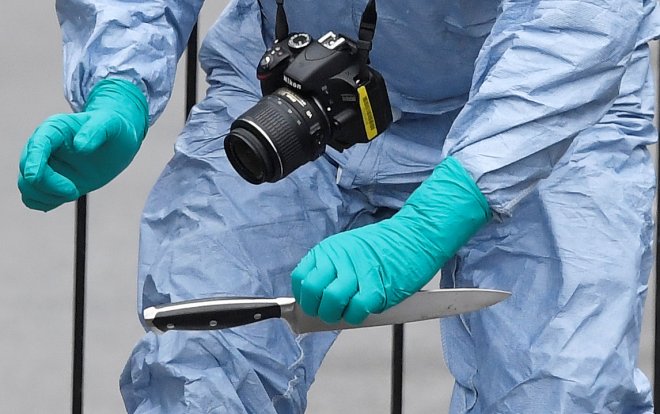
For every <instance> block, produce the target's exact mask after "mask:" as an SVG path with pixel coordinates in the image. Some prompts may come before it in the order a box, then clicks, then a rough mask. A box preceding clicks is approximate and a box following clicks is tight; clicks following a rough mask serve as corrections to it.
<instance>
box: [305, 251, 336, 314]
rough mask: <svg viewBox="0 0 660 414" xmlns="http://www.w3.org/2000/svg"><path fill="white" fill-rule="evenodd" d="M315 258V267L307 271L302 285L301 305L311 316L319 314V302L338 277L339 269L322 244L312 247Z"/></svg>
mask: <svg viewBox="0 0 660 414" xmlns="http://www.w3.org/2000/svg"><path fill="white" fill-rule="evenodd" d="M312 254H313V255H314V259H315V262H316V264H315V266H314V268H313V269H312V270H311V271H310V272H309V273H307V276H306V277H305V278H304V279H303V280H302V283H301V285H300V302H299V303H300V307H301V308H302V310H303V311H304V312H305V313H306V314H308V315H311V316H316V315H317V314H318V309H319V303H320V302H321V297H322V296H323V291H324V290H325V288H326V287H327V286H328V285H329V284H330V283H331V282H332V281H333V280H335V278H336V277H337V271H336V270H335V266H334V265H333V263H332V261H331V259H330V256H328V255H327V254H326V253H325V252H323V250H322V249H321V247H320V246H316V247H315V248H314V249H312Z"/></svg>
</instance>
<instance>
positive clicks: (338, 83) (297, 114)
mask: <svg viewBox="0 0 660 414" xmlns="http://www.w3.org/2000/svg"><path fill="white" fill-rule="evenodd" d="M374 18H375V16H374ZM374 26H375V22H374ZM287 31H288V28H287ZM371 35H373V32H372V34H371ZM370 40H371V39H369V41H368V42H365V41H364V40H358V41H354V40H352V39H350V38H349V37H346V36H343V35H340V34H335V33H333V32H328V33H326V34H325V35H323V36H322V37H320V38H319V39H318V40H315V39H313V38H312V36H311V35H309V34H307V33H292V34H288V33H287V35H286V36H282V38H281V39H279V40H276V41H275V42H274V43H273V45H272V46H271V47H270V48H268V50H266V52H265V53H264V55H263V57H262V58H261V60H260V62H259V64H258V67H257V78H258V79H259V81H260V83H261V90H262V94H263V97H262V98H261V99H260V100H259V102H257V104H256V105H254V106H253V107H252V108H250V109H248V110H247V111H246V112H245V113H244V114H242V115H241V116H239V117H238V118H237V119H236V120H235V121H234V122H233V123H232V125H231V127H230V131H229V133H228V135H227V136H226V138H225V141H224V144H225V150H226V153H227V158H228V159H229V161H230V163H231V164H232V166H233V167H234V169H235V170H236V171H237V172H238V173H239V175H240V176H241V177H243V178H244V179H245V180H246V181H248V182H250V183H253V184H260V183H263V182H276V181H278V180H280V179H282V178H284V177H286V176H287V175H289V174H290V173H291V172H292V171H294V170H295V169H296V168H298V167H300V166H301V165H303V164H305V163H307V162H309V161H312V160H315V159H317V158H318V157H319V156H321V155H322V154H323V153H324V152H325V148H326V145H329V146H331V147H332V148H335V149H336V150H338V151H343V150H344V149H346V148H349V147H351V146H352V145H354V144H356V143H366V142H369V141H370V140H372V139H374V138H375V137H376V136H378V135H379V134H380V133H381V132H383V131H384V130H385V129H387V128H388V127H389V126H390V124H391V123H392V110H391V106H390V102H389V98H388V95H387V89H386V86H385V81H384V80H383V77H382V76H381V75H380V73H378V72H377V71H376V70H374V69H373V68H371V67H370V66H369V65H368V50H369V49H370V47H371V42H370Z"/></svg>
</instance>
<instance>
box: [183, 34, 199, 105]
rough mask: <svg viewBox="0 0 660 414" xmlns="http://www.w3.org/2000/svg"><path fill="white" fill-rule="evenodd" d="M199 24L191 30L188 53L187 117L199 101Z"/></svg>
mask: <svg viewBox="0 0 660 414" xmlns="http://www.w3.org/2000/svg"><path fill="white" fill-rule="evenodd" d="M198 36H199V35H198V33H197V25H195V26H194V27H193V29H192V32H190V37H189V38H188V49H187V53H186V117H188V114H190V110H191V109H192V107H193V106H195V104H196V103H197V38H198Z"/></svg>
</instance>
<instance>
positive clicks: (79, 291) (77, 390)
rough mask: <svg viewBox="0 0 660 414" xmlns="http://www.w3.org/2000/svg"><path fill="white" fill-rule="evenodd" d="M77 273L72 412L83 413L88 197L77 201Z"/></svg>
mask: <svg viewBox="0 0 660 414" xmlns="http://www.w3.org/2000/svg"><path fill="white" fill-rule="evenodd" d="M75 249H76V252H75V263H74V265H75V272H74V279H75V281H74V289H73V298H74V299H73V303H74V311H73V383H72V386H71V394H72V395H71V412H72V413H73V414H82V412H83V365H84V362H85V353H84V345H85V268H86V256H87V254H86V253H87V196H82V197H80V198H79V199H78V201H76V234H75Z"/></svg>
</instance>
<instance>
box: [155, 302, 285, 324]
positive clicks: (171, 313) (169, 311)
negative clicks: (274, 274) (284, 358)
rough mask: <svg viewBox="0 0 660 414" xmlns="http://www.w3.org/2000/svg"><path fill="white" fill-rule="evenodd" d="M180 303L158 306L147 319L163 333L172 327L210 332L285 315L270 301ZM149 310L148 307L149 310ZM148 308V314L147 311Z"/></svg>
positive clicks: (278, 306)
mask: <svg viewBox="0 0 660 414" xmlns="http://www.w3.org/2000/svg"><path fill="white" fill-rule="evenodd" d="M189 304H190V305H189V306H188V305H187V304H186V303H182V302H179V303H177V304H173V305H163V306H158V307H156V314H155V316H154V317H153V318H152V319H150V320H149V319H147V321H148V322H149V323H150V324H151V325H153V326H154V327H155V328H157V329H158V330H160V331H161V332H167V331H171V330H193V331H208V330H216V329H224V328H232V327H235V326H241V325H246V324H249V323H253V322H258V321H262V320H264V319H270V318H279V317H281V316H282V311H281V307H280V305H278V304H276V303H272V301H271V302H270V303H269V302H268V301H267V300H264V301H254V302H245V303H232V304H230V305H224V304H222V305H212V304H209V305H207V306H199V301H191V302H189ZM147 311H148V310H147ZM147 311H145V315H146V314H147Z"/></svg>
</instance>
